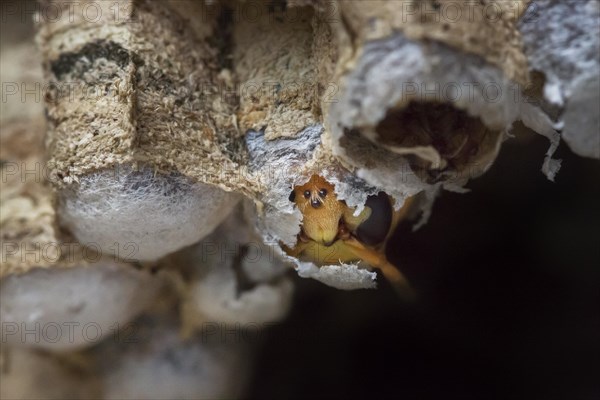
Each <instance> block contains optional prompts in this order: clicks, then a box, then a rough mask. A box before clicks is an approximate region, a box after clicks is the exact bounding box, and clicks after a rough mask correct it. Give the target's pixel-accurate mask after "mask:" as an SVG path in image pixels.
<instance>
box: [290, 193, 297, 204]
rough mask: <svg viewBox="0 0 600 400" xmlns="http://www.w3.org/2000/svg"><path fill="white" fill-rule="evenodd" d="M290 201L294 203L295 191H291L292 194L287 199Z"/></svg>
mask: <svg viewBox="0 0 600 400" xmlns="http://www.w3.org/2000/svg"><path fill="white" fill-rule="evenodd" d="M289 199H290V201H291V202H292V203H293V202H294V201H296V191H295V190H292V192H291V193H290V197H289Z"/></svg>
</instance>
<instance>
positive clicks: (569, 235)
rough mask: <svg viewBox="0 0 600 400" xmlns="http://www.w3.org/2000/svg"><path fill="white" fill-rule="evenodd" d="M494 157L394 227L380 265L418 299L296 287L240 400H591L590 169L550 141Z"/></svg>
mask: <svg viewBox="0 0 600 400" xmlns="http://www.w3.org/2000/svg"><path fill="white" fill-rule="evenodd" d="M520 136H521V138H520V139H512V140H509V141H508V142H506V143H505V145H504V146H503V148H502V151H501V154H500V156H499V159H498V160H497V162H496V163H495V164H494V166H493V167H492V168H491V169H490V170H489V171H488V172H487V173H486V174H485V175H483V176H482V177H481V178H478V179H475V180H473V181H471V183H470V184H469V185H468V187H469V188H470V189H471V192H470V193H468V194H453V193H449V192H445V193H444V194H443V195H442V196H441V197H440V198H439V199H438V200H437V202H436V203H435V205H434V208H433V214H432V216H431V219H430V221H429V223H428V224H427V225H426V226H425V227H423V228H422V229H421V230H419V231H417V232H415V233H412V232H411V228H410V227H409V226H406V225H401V226H400V228H399V229H398V230H397V232H396V233H395V235H394V237H393V240H392V241H391V243H390V244H389V249H388V250H389V251H388V255H389V257H390V259H391V260H392V261H393V262H394V263H395V264H396V265H399V266H400V267H401V270H402V271H403V272H404V273H405V274H406V276H407V277H408V278H409V280H410V281H411V282H412V284H413V286H414V287H415V288H416V290H417V291H418V292H419V296H420V298H419V300H418V301H417V302H416V303H415V304H406V303H403V302H402V301H401V300H400V299H399V298H397V297H396V295H395V293H394V291H393V290H392V289H391V287H389V286H388V284H387V283H386V282H382V283H380V289H379V290H362V291H354V292H344V291H338V290H335V289H332V288H329V287H327V286H325V285H323V284H321V283H319V282H316V281H313V280H307V279H301V278H296V283H297V292H296V298H295V303H294V307H293V309H292V312H291V314H290V316H289V317H288V319H287V320H286V321H285V322H284V323H283V324H281V325H278V326H276V327H275V328H272V329H270V330H269V331H268V333H267V337H266V340H265V343H264V345H263V346H262V349H261V351H260V353H259V357H258V364H257V366H256V370H255V376H254V379H253V381H252V383H251V387H250V391H249V395H248V397H249V398H253V399H268V398H273V399H282V398H302V399H306V398H315V397H317V398H392V397H396V398H405V399H423V398H426V399H465V398H468V399H494V398H502V399H507V398H508V399H519V398H523V399H597V398H600V312H599V311H600V307H599V306H600V243H599V241H600V208H599V206H598V205H599V204H600V185H599V183H600V163H598V162H597V161H594V160H589V159H583V158H580V157H578V156H576V155H574V154H573V153H571V151H570V150H569V149H568V148H567V147H566V146H565V145H564V144H562V145H561V146H560V148H559V151H558V152H557V154H556V157H558V158H562V159H563V167H562V170H561V171H560V172H559V174H558V176H557V178H556V182H555V183H552V182H550V181H548V180H547V179H546V177H545V176H544V175H543V174H542V173H541V172H540V168H541V165H542V162H543V159H544V154H545V152H546V150H547V148H548V141H547V140H546V139H545V138H543V137H541V136H539V135H532V134H525V135H520Z"/></svg>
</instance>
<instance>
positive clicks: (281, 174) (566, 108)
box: [0, 0, 600, 398]
mask: <svg viewBox="0 0 600 400" xmlns="http://www.w3.org/2000/svg"><path fill="white" fill-rule="evenodd" d="M467 3H468V4H467ZM529 3H530V2H529V1H527V0H521V1H509V2H507V1H481V2H473V4H471V3H469V2H466V3H464V7H466V8H461V7H463V6H462V5H463V3H462V2H455V1H420V0H414V1H408V0H407V1H368V2H367V1H339V2H338V1H333V2H329V1H320V0H313V1H308V0H306V1H305V0H295V1H292V0H289V1H287V2H286V1H280V2H279V1H278V2H273V1H266V0H265V1H240V2H238V1H233V0H231V1H228V0H222V1H204V2H202V1H160V2H159V1H149V0H141V1H133V0H122V1H118V2H93V1H81V2H59V1H44V2H41V3H39V10H38V11H39V12H38V14H37V15H36V17H35V20H36V22H37V30H38V34H37V46H38V51H39V53H37V52H35V50H34V49H33V45H32V43H21V44H19V45H14V46H11V47H7V46H3V47H2V74H3V82H24V83H34V82H39V83H43V85H42V86H43V88H44V89H43V100H44V103H45V110H46V115H45V118H44V116H43V111H42V108H41V106H40V102H34V103H29V102H26V104H23V103H22V101H21V97H20V93H18V92H16V91H15V90H17V89H18V85H17V86H6V88H7V91H6V93H5V94H6V97H7V101H3V102H2V104H1V106H2V119H1V126H2V129H1V139H2V146H1V149H0V154H1V159H2V166H1V167H2V181H1V184H2V191H1V194H0V199H1V210H2V214H1V216H0V231H1V232H0V234H1V238H2V264H1V266H0V278H1V279H2V280H1V282H0V285H1V287H2V290H1V293H2V302H1V308H2V310H1V311H2V324H3V329H4V327H7V326H10V327H11V328H10V329H13V328H15V329H16V330H15V331H14V332H13V331H10V332H8V331H7V332H5V331H3V335H5V334H6V335H8V336H6V337H7V342H6V343H7V345H6V348H8V349H9V350H13V351H14V359H15V365H16V368H15V370H14V371H15V372H14V373H13V374H12V375H11V376H10V377H9V379H10V382H17V381H19V375H18V374H19V373H20V372H19V371H25V370H27V369H28V368H29V367H28V366H29V365H34V364H35V365H38V367H39V368H37V369H36V370H35V371H37V372H36V373H39V374H40V375H44V374H46V371H47V370H52V371H53V372H52V374H50V375H51V376H56V381H57V382H59V381H60V382H62V381H63V380H69V379H68V378H66V377H68V375H69V372H68V371H63V368H62V367H58V366H56V365H55V364H56V360H54V359H52V360H50V358H51V357H50V356H48V357H49V358H48V359H46V357H45V356H43V357H41V356H40V353H36V352H32V350H31V348H32V347H34V348H36V347H37V348H39V347H41V348H44V349H50V350H61V351H63V350H69V349H86V348H88V350H82V351H84V352H85V351H89V352H91V353H94V352H95V351H103V350H107V354H108V353H110V355H111V357H109V359H110V362H111V363H112V364H111V365H113V364H114V365H116V368H114V369H111V368H109V367H107V366H106V365H104V366H103V365H102V363H101V362H98V361H97V359H95V356H94V355H93V354H88V353H86V357H85V358H86V359H88V358H89V359H91V361H90V365H91V367H90V368H92V371H93V373H92V375H94V373H95V374H96V375H98V376H102V382H101V383H100V384H101V385H103V388H104V389H103V390H105V393H106V396H107V397H114V398H124V397H131V398H135V397H140V396H142V395H143V396H146V395H150V394H154V395H160V396H163V397H173V396H174V395H176V396H181V397H193V396H194V395H195V394H197V393H204V394H205V395H206V396H209V397H214V396H231V395H235V393H233V394H232V393H231V392H230V391H228V390H229V389H231V387H230V386H231V385H230V382H231V379H234V377H235V376H236V374H237V373H238V372H239V370H238V368H237V365H239V361H240V360H241V359H243V358H244V357H245V355H246V353H245V351H246V349H224V350H223V349H221V348H220V346H219V345H216V344H215V343H205V342H202V341H198V340H197V339H198V338H197V337H195V336H194V335H195V332H197V330H198V327H201V326H202V325H203V324H205V323H206V322H207V321H212V322H215V321H216V322H218V323H219V324H223V326H225V327H229V326H231V325H232V324H236V323H240V322H242V323H248V322H257V321H258V323H260V324H268V323H270V322H273V321H278V320H280V319H282V318H284V317H285V315H286V313H287V311H288V309H289V306H290V303H291V296H292V289H293V288H292V285H291V282H290V280H289V279H287V278H286V277H285V276H284V274H285V271H286V269H287V267H289V265H293V266H295V268H296V271H297V272H298V274H299V275H300V276H302V277H307V278H314V279H318V280H320V281H322V282H324V283H326V284H328V285H331V286H334V287H337V288H341V289H348V290H349V289H359V288H373V287H375V286H376V278H377V276H378V275H377V273H375V272H373V271H370V270H368V269H365V268H363V267H362V265H354V264H344V263H340V264H339V265H327V266H321V267H319V266H317V265H315V264H313V263H311V262H302V261H300V260H297V259H295V258H293V257H291V256H288V255H287V254H286V253H285V252H284V251H283V250H282V246H288V247H292V246H294V245H295V244H296V242H297V241H298V234H299V233H300V224H301V222H302V214H301V213H300V211H298V209H297V207H295V206H294V203H292V202H291V201H290V197H289V196H290V191H291V190H292V189H293V188H294V187H295V186H298V185H302V184H304V183H306V182H307V181H308V180H309V179H310V178H311V177H312V176H313V175H319V176H321V177H323V178H324V179H325V180H326V181H328V182H329V183H331V184H332V185H333V186H334V188H335V189H334V190H335V195H336V196H337V198H338V199H340V200H343V201H344V202H345V204H346V205H347V206H348V207H356V213H360V212H361V210H362V209H363V208H364V207H365V203H366V201H367V199H368V198H369V196H372V195H377V194H378V193H380V192H385V193H387V195H389V196H391V198H393V199H394V200H395V202H394V206H395V207H396V208H398V209H399V208H400V207H401V206H402V205H403V204H404V203H405V201H406V200H407V199H408V198H411V197H413V196H417V198H418V199H419V207H420V211H421V213H422V216H421V222H423V221H424V220H426V219H427V217H428V215H429V213H430V207H431V204H432V202H433V200H434V199H435V196H436V194H437V193H438V192H439V191H440V190H444V189H447V190H455V191H461V190H463V189H462V187H463V186H464V184H465V183H466V182H467V181H468V180H469V179H471V178H474V177H477V176H479V175H481V174H482V173H484V172H485V171H486V170H487V169H488V168H489V167H490V166H491V165H492V164H493V162H494V160H495V158H496V156H497V154H498V151H499V150H500V147H501V145H502V143H503V141H505V140H509V138H510V130H511V127H512V125H513V123H515V122H516V121H519V120H521V121H522V122H523V123H524V124H525V125H527V126H529V127H531V128H532V129H534V130H536V131H537V132H538V133H540V134H542V135H545V136H547V137H548V138H549V139H550V140H551V148H550V150H549V152H548V155H547V158H546V161H545V163H544V165H543V171H544V172H545V173H546V174H547V175H548V177H549V178H553V177H554V175H555V174H556V173H557V172H558V169H559V167H560V161H559V160H554V159H553V158H552V153H553V151H554V150H555V149H556V147H557V146H558V144H559V142H560V140H561V138H564V139H565V141H566V142H567V143H568V144H569V146H570V147H571V148H572V149H573V150H574V151H575V152H577V153H579V154H581V155H583V156H590V157H596V158H598V157H599V147H600V146H599V143H598V112H597V110H598V101H599V100H598V76H599V71H600V66H599V62H598V58H597V49H598V43H599V38H598V35H597V34H596V33H597V19H598V13H599V9H598V2H597V1H594V0H589V1H579V2H574V3H573V4H571V3H569V5H565V4H564V3H562V2H561V1H559V0H540V1H535V2H532V3H531V4H529ZM45 7H52V9H53V10H55V11H56V10H59V11H60V12H61V15H62V16H63V17H62V18H56V19H52V20H51V19H49V18H47V16H46V14H45V13H44V10H45ZM89 7H94V8H95V10H97V11H98V13H96V14H95V16H94V18H90V17H89V15H88V13H87V12H86V11H85V10H88V9H89ZM32 60H33V61H32ZM36 60H40V61H41V64H42V67H43V68H42V70H43V75H44V77H43V78H42V76H41V74H42V71H40V70H39V69H37V68H32V65H36V62H37V61H36ZM3 95H4V94H3ZM31 171H34V172H33V173H32V172H31ZM257 254H258V256H257ZM165 292H166V293H167V295H165ZM165 296H166V297H168V298H169V299H170V301H172V303H170V304H171V306H172V308H170V309H169V310H168V312H166V314H168V315H171V314H173V309H176V310H177V312H176V313H175V314H178V315H177V316H176V317H173V316H172V315H171V317H170V318H171V319H169V318H164V314H165V313H164V310H163V311H162V314H161V315H162V316H161V317H157V314H160V313H157V312H156V307H157V303H159V304H160V303H161V302H163V300H164V297H165ZM173 298H175V300H173ZM173 304H175V305H173ZM131 321H142V322H141V325H143V326H144V327H145V328H148V329H149V330H153V332H158V336H157V337H158V339H155V340H152V341H150V342H148V343H145V344H140V345H139V346H135V345H132V346H131V347H127V346H124V347H121V346H119V345H116V346H115V347H114V348H111V347H110V346H107V343H106V342H107V340H106V338H107V336H106V333H107V332H109V331H110V329H111V327H112V326H115V325H114V324H117V326H122V325H124V324H127V323H130V322H131ZM152 321H154V322H152ZM71 322H76V323H79V324H80V325H79V326H80V328H81V329H83V326H84V325H85V324H86V323H91V322H93V323H95V324H97V326H98V327H100V329H101V330H102V331H103V334H102V335H100V336H98V337H97V338H96V339H95V340H87V339H88V338H87V337H86V336H84V335H83V334H82V333H81V332H82V331H80V330H78V331H76V332H77V333H76V335H75V337H76V338H77V340H68V341H64V340H58V341H54V340H53V338H52V337H51V336H45V337H44V340H33V341H31V340H21V336H20V335H21V333H22V332H21V331H20V330H21V329H31V326H30V325H27V324H32V323H33V324H34V328H33V329H35V324H36V323H38V324H44V326H49V325H48V324H49V323H57V324H59V325H61V324H63V323H71ZM23 323H27V324H26V325H22V324H23ZM147 325H149V326H150V327H148V326H147ZM176 327H177V328H176ZM80 328H79V327H78V328H77V329H80ZM178 328H181V329H178ZM180 330H181V331H183V333H185V334H186V335H188V337H191V338H192V339H191V340H190V341H185V340H183V339H181V338H178V337H177V335H178V333H179V331H180ZM194 337H195V339H193V338H194ZM63 339H64V338H63ZM100 340H103V342H102V344H100V347H96V345H97V344H98V341H100ZM105 346H106V347H105ZM125 347H127V348H125ZM121 353H122V354H121ZM223 354H224V356H223V357H220V356H219V355H223ZM40 357H41V358H40ZM100 358H101V357H100ZM94 360H95V361H94ZM169 360H170V361H172V360H176V361H177V362H174V363H171V364H169V362H170V361H169ZM195 360H200V361H198V362H197V363H196V362H195ZM140 363H141V365H142V367H141V368H140V369H139V370H138V369H137V366H138V364H140ZM178 363H180V364H181V365H184V366H185V370H186V371H183V372H182V371H181V370H179V369H178V368H177V365H179V364H178ZM99 371H100V372H99ZM190 371H191V372H190ZM184 372H185V373H184ZM132 374H134V375H132ZM153 374H158V375H159V376H160V377H161V378H162V379H164V380H165V381H168V382H171V384H172V383H173V382H176V385H175V386H177V390H173V391H170V390H169V387H168V386H166V385H161V387H157V386H156V382H151V381H148V379H147V377H148V376H150V375H153ZM131 376H133V377H134V378H135V379H130V377H131ZM3 383H4V382H3ZM161 383H162V382H161ZM95 384H98V382H96V383H95ZM11 385H12V384H11ZM15 385H16V384H15ZM4 386H5V385H3V395H4V393H5V392H4V391H5V390H7V389H4ZM171 388H172V387H171ZM163 389H164V390H165V392H160V390H163ZM36 390H37V389H32V392H31V393H33V394H31V393H26V394H24V396H25V395H27V396H29V395H31V396H34V395H35V396H37V392H36ZM78 390H79V389H78ZM34 392H35V393H34ZM6 393H9V392H6ZM56 393H57V396H59V397H63V396H62V394H63V388H62V387H57V388H56ZM71 393H74V392H73V391H71ZM77 393H79V392H77ZM94 396H96V397H97V393H91V394H81V396H79V395H77V397H91V398H93V397H94Z"/></svg>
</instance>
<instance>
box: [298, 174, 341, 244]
mask: <svg viewBox="0 0 600 400" xmlns="http://www.w3.org/2000/svg"><path fill="white" fill-rule="evenodd" d="M290 200H291V201H293V202H294V203H296V205H297V206H298V209H299V210H300V212H301V213H302V215H303V220H302V231H303V232H304V234H305V235H306V236H308V238H309V239H311V240H313V241H315V242H317V243H321V244H323V245H325V246H330V245H332V244H333V243H334V242H335V240H336V239H337V236H338V230H339V226H340V220H341V219H342V216H343V215H344V209H345V208H346V205H345V204H344V203H343V202H341V201H339V200H338V199H337V197H336V196H335V193H334V187H333V185H332V184H330V183H329V182H327V181H326V180H325V179H323V178H322V177H320V176H318V175H313V176H312V177H311V178H310V180H309V181H308V182H307V183H305V184H304V185H302V186H296V187H295V188H294V190H293V191H292V193H291V194H290Z"/></svg>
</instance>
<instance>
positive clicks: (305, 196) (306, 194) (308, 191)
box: [304, 190, 310, 199]
mask: <svg viewBox="0 0 600 400" xmlns="http://www.w3.org/2000/svg"><path fill="white" fill-rule="evenodd" d="M304 198H305V199H309V198H310V190H305V191H304Z"/></svg>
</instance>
